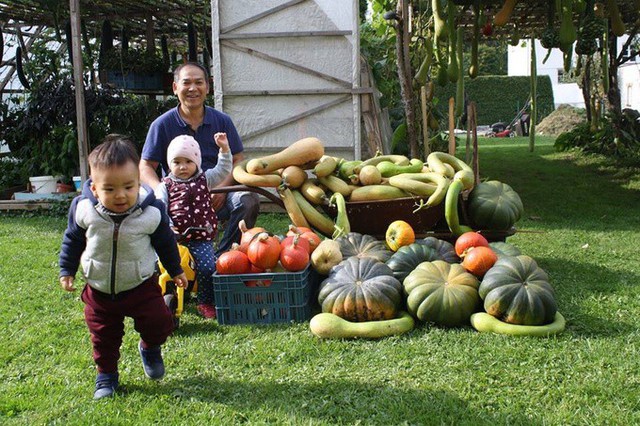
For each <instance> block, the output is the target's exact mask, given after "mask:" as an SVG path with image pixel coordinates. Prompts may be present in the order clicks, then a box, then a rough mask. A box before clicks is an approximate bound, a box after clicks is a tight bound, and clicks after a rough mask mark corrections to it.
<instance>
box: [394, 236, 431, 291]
mask: <svg viewBox="0 0 640 426" xmlns="http://www.w3.org/2000/svg"><path fill="white" fill-rule="evenodd" d="M439 259H440V260H442V259H441V257H440V254H439V253H438V252H436V250H435V249H434V248H433V247H429V246H427V245H424V244H419V243H413V244H409V245H408V246H404V247H400V248H399V249H398V251H397V252H395V253H394V254H392V255H391V258H390V259H389V260H387V265H389V267H390V268H391V270H392V271H393V276H394V277H396V278H397V279H398V280H399V281H400V282H402V281H403V280H404V279H405V278H406V277H407V275H409V273H410V272H411V271H413V270H414V269H416V266H418V265H419V264H421V263H422V262H431V261H432V260H439Z"/></svg>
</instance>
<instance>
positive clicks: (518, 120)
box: [487, 101, 530, 138]
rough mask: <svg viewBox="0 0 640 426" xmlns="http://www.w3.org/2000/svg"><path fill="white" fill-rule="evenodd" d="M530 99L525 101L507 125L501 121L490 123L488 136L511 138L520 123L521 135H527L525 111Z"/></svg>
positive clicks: (527, 127)
mask: <svg viewBox="0 0 640 426" xmlns="http://www.w3.org/2000/svg"><path fill="white" fill-rule="evenodd" d="M529 103H530V101H527V102H526V103H525V104H524V106H523V107H522V109H521V110H520V111H518V114H516V116H515V118H514V119H513V120H512V121H511V123H509V125H506V124H504V123H503V122H497V123H493V124H492V125H491V132H490V133H488V134H487V136H488V137H490V138H513V137H515V136H517V135H516V131H515V128H516V126H518V125H520V128H521V129H522V135H523V136H527V135H528V134H529V114H527V113H526V112H525V111H527V109H528V108H529Z"/></svg>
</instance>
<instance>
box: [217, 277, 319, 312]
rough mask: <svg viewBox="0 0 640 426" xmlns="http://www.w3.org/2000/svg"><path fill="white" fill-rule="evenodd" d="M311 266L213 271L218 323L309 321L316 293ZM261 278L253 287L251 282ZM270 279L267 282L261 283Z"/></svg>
mask: <svg viewBox="0 0 640 426" xmlns="http://www.w3.org/2000/svg"><path fill="white" fill-rule="evenodd" d="M310 268H311V267H310V266H307V268H306V269H305V270H303V271H301V272H278V273H261V274H239V275H218V274H217V273H215V274H213V289H214V294H215V300H216V315H217V317H218V324H221V325H231V324H274V323H282V322H290V321H298V322H301V321H306V320H308V319H309V318H310V317H311V304H312V303H311V302H312V296H313V294H314V283H315V280H314V279H313V276H314V275H313V274H312V271H311V269H310ZM256 281H258V282H260V283H259V284H258V285H257V286H255V287H251V286H250V285H251V283H252V282H256ZM268 281H271V283H270V284H269V285H268V286H266V287H265V286H261V285H264V283H266V282H268Z"/></svg>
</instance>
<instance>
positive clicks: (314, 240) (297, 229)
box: [287, 225, 322, 254]
mask: <svg viewBox="0 0 640 426" xmlns="http://www.w3.org/2000/svg"><path fill="white" fill-rule="evenodd" d="M296 234H300V236H301V237H302V238H304V239H306V240H308V241H309V254H311V253H313V251H314V250H315V249H316V247H318V246H319V245H320V242H321V241H322V240H321V239H320V237H319V236H318V234H316V233H315V232H314V231H313V230H312V229H311V228H306V227H304V226H295V225H289V231H288V232H287V236H288V237H289V236H292V235H296Z"/></svg>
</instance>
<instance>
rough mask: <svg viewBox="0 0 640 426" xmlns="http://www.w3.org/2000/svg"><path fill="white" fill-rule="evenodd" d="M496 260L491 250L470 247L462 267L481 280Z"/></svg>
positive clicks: (496, 257)
mask: <svg viewBox="0 0 640 426" xmlns="http://www.w3.org/2000/svg"><path fill="white" fill-rule="evenodd" d="M497 260H498V255H497V254H496V253H495V252H494V251H493V250H492V249H491V248H489V247H484V246H479V247H472V248H471V249H469V251H467V254H466V256H465V257H464V260H463V261H462V267H463V268H464V269H466V270H467V272H469V273H471V274H473V275H475V276H476V277H478V278H482V277H483V276H484V274H486V273H487V271H488V270H489V269H491V267H492V266H493V264H494V263H496V261H497Z"/></svg>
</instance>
